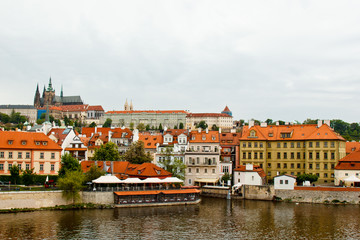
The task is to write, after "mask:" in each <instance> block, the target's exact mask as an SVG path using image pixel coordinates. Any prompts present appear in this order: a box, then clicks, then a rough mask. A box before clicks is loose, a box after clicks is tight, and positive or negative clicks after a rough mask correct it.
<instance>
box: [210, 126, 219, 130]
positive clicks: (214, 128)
mask: <svg viewBox="0 0 360 240" xmlns="http://www.w3.org/2000/svg"><path fill="white" fill-rule="evenodd" d="M211 130H213V131H219V127H218V126H216V124H213V125H212V127H211Z"/></svg>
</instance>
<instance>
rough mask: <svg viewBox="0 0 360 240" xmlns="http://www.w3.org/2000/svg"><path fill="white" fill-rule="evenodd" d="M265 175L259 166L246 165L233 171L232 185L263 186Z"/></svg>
mask: <svg viewBox="0 0 360 240" xmlns="http://www.w3.org/2000/svg"><path fill="white" fill-rule="evenodd" d="M265 177H266V174H265V172H264V170H263V169H262V168H260V166H256V165H252V164H246V165H240V166H238V167H237V168H235V169H234V185H263V184H265Z"/></svg>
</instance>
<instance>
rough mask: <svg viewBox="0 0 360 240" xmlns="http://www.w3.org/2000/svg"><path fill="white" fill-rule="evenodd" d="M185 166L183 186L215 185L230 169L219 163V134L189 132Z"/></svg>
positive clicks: (226, 165)
mask: <svg viewBox="0 0 360 240" xmlns="http://www.w3.org/2000/svg"><path fill="white" fill-rule="evenodd" d="M185 164H186V170H185V185H201V186H202V185H206V184H212V185H215V184H216V183H217V182H218V181H219V178H220V177H221V176H223V175H224V173H225V172H227V171H228V170H229V169H230V167H231V166H230V165H231V164H228V163H223V164H222V163H221V162H220V139H219V132H218V131H209V130H207V129H206V131H201V129H199V130H197V131H191V132H190V134H189V145H188V148H187V149H186V152H185Z"/></svg>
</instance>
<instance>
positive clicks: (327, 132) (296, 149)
mask: <svg viewBox="0 0 360 240" xmlns="http://www.w3.org/2000/svg"><path fill="white" fill-rule="evenodd" d="M345 149H346V147H345V139H344V138H342V137H341V136H340V135H339V134H337V133H336V132H334V130H333V129H332V128H330V127H329V122H326V124H322V122H319V124H318V125H316V124H314V125H281V126H273V125H271V126H267V125H266V124H262V125H261V126H252V124H250V125H249V126H244V128H243V130H242V136H241V138H240V164H241V165H244V164H246V163H251V164H256V165H260V166H261V167H262V168H263V169H264V171H265V173H266V175H267V178H268V180H269V179H272V178H273V177H275V176H276V175H277V174H284V173H286V174H291V175H298V174H303V173H311V174H314V175H317V176H318V177H319V180H318V183H331V182H334V168H335V166H336V164H337V162H338V161H339V159H341V158H343V157H344V156H345V155H346V153H345Z"/></svg>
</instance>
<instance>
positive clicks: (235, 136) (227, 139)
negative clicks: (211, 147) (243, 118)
mask: <svg viewBox="0 0 360 240" xmlns="http://www.w3.org/2000/svg"><path fill="white" fill-rule="evenodd" d="M240 137H241V133H239V132H238V133H220V145H221V146H229V145H231V146H233V145H236V146H238V145H240V141H239V140H240Z"/></svg>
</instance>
